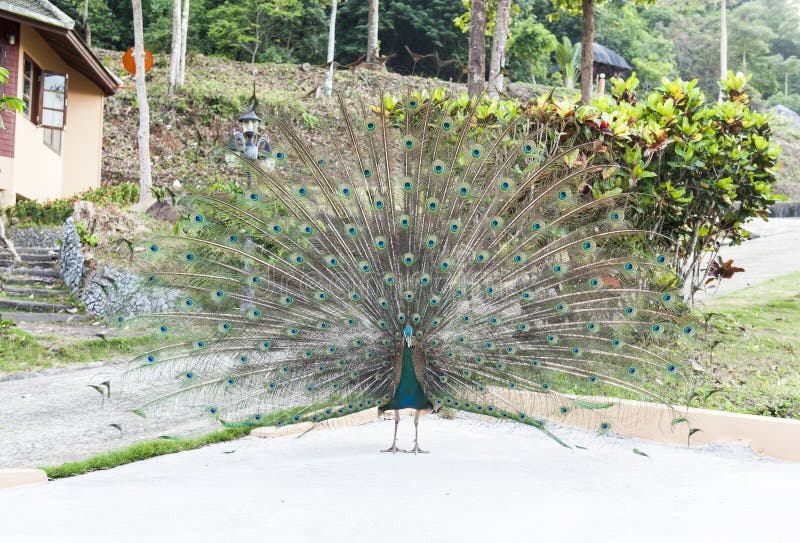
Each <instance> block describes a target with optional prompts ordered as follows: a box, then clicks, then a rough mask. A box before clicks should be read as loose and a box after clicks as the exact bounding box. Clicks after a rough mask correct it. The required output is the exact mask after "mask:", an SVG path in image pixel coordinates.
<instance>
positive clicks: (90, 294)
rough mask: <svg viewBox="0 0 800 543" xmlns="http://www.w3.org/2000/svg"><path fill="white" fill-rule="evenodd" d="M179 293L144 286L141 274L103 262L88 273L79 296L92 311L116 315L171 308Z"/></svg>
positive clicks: (115, 316) (98, 313)
mask: <svg viewBox="0 0 800 543" xmlns="http://www.w3.org/2000/svg"><path fill="white" fill-rule="evenodd" d="M178 294H179V293H177V292H175V291H171V290H168V289H164V288H156V289H149V288H145V287H144V285H143V281H142V278H141V277H139V276H138V275H135V274H133V273H131V272H129V271H125V270H118V269H116V268H113V267H111V266H103V267H102V269H99V270H94V271H92V272H90V273H89V274H87V277H86V280H85V281H84V284H83V288H82V289H81V292H80V294H79V296H78V297H79V299H80V301H81V302H83V303H84V305H85V306H86V310H87V311H88V312H89V313H91V314H92V315H95V316H97V317H104V318H106V319H115V318H117V317H132V316H135V315H146V314H148V313H161V312H164V311H168V310H170V309H172V308H174V307H175V304H176V303H177V300H178V297H179V296H178Z"/></svg>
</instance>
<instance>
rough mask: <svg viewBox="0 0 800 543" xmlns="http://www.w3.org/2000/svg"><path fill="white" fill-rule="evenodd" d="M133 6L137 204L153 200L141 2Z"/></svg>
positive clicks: (138, 1) (133, 1)
mask: <svg viewBox="0 0 800 543" xmlns="http://www.w3.org/2000/svg"><path fill="white" fill-rule="evenodd" d="M131 4H132V6H133V60H134V62H135V63H136V101H137V102H138V103H139V132H138V139H139V203H140V204H146V203H147V202H150V201H151V200H152V199H153V196H152V194H150V189H151V187H152V186H153V180H152V176H151V174H150V106H148V105H147V87H146V86H145V79H144V78H145V73H144V28H143V24H142V0H131Z"/></svg>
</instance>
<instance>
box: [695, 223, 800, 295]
mask: <svg viewBox="0 0 800 543" xmlns="http://www.w3.org/2000/svg"><path fill="white" fill-rule="evenodd" d="M748 227H749V230H750V232H751V233H752V234H753V239H751V240H749V241H746V242H744V243H743V244H742V245H739V246H738V247H723V248H722V250H721V251H720V252H719V254H720V256H721V257H722V260H723V261H724V260H728V259H730V258H732V259H733V263H734V265H735V266H738V267H740V268H744V269H745V271H744V272H741V273H736V274H734V276H733V277H731V278H730V279H723V280H722V281H721V282H720V284H719V287H718V288H717V286H716V284H712V285H709V288H708V290H707V291H705V292H703V291H701V292H698V293H697V300H708V299H709V298H711V297H717V296H723V295H725V294H730V293H731V292H735V291H737V290H740V289H743V288H746V287H749V286H751V285H756V284H758V283H763V282H764V281H768V280H770V279H774V278H776V277H780V276H781V275H786V274H788V273H792V272H795V271H798V270H800V218H791V219H770V220H769V222H766V221H762V220H760V219H758V220H756V221H753V222H751V223H750V224H749V225H748Z"/></svg>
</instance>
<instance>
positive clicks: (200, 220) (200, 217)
mask: <svg viewBox="0 0 800 543" xmlns="http://www.w3.org/2000/svg"><path fill="white" fill-rule="evenodd" d="M194 222H203V217H202V215H195V217H194Z"/></svg>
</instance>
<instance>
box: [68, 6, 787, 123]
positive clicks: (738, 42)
mask: <svg viewBox="0 0 800 543" xmlns="http://www.w3.org/2000/svg"><path fill="white" fill-rule="evenodd" d="M573 3H574V2H573ZM55 4H56V5H58V7H60V8H61V9H63V10H64V11H65V12H67V13H68V14H69V15H70V16H71V17H73V18H74V19H75V20H76V21H77V23H76V24H77V26H78V31H79V32H80V31H81V30H80V26H81V24H82V23H81V21H82V15H81V14H82V10H83V4H84V0H55ZM569 4H570V2H568V1H566V2H565V1H564V0H555V1H553V0H517V1H515V2H514V8H513V10H512V19H511V26H510V40H509V46H508V58H507V62H506V64H507V71H508V73H509V76H510V78H511V79H512V80H517V81H525V82H535V83H539V84H545V85H548V84H560V83H561V82H562V76H561V74H560V72H559V70H558V69H557V66H556V64H555V63H554V61H553V53H554V51H555V49H556V47H557V45H558V44H559V43H561V42H562V40H563V38H564V37H567V38H568V39H569V40H570V41H571V42H572V43H579V42H580V37H581V17H580V15H579V14H578V15H576V14H574V13H573V12H572V11H569V10H564V9H559V7H558V6H564V7H569ZM329 5H330V1H329V0H191V14H190V20H189V34H188V50H189V52H190V53H191V52H196V53H202V54H205V55H219V56H224V57H227V58H231V59H235V60H243V61H252V60H253V59H255V61H256V62H294V63H303V62H309V63H311V64H318V65H322V64H324V63H325V53H326V44H327V25H328V16H327V12H328V9H329ZM489 5H490V10H491V5H492V2H489ZM367 9H368V2H367V0H347V1H346V2H340V5H339V8H338V16H337V19H338V21H337V25H338V27H339V28H340V29H346V31H342V32H340V33H339V34H338V35H337V39H336V49H337V52H336V60H337V62H338V63H340V64H342V65H346V64H348V63H351V62H354V61H356V60H358V59H359V58H360V57H361V56H362V55H363V54H364V51H365V45H366V34H367V32H366V30H367ZM143 10H144V23H145V44H146V45H147V47H148V48H149V49H150V50H152V51H154V52H167V51H169V49H170V42H171V32H172V2H171V1H170V0H143ZM466 11H467V10H466V8H465V7H464V4H463V2H460V1H458V0H393V1H391V2H388V1H384V2H381V3H380V20H379V40H380V51H381V54H382V55H384V56H385V57H386V62H387V66H388V68H389V69H390V70H392V71H395V72H398V73H401V74H407V73H410V72H411V70H412V67H413V61H412V59H411V57H410V56H409V54H408V53H407V52H406V49H405V47H408V48H409V49H410V50H411V51H414V52H415V53H419V54H430V53H433V52H434V51H436V52H437V54H438V56H439V58H440V59H442V60H450V59H455V60H456V62H453V63H450V64H448V65H446V66H440V65H437V63H436V61H435V59H434V58H433V57H428V58H426V59H424V60H422V61H420V62H419V64H418V65H417V66H416V69H415V73H416V74H418V75H429V76H434V75H436V74H437V73H438V76H439V77H441V78H443V79H446V80H454V81H457V80H460V79H462V78H463V77H464V75H465V72H464V68H463V66H464V65H465V64H466V60H467V59H466V52H467V39H468V37H467V34H466V33H464V32H463V31H462V29H463V17H464V14H465V12H466ZM595 13H596V22H595V26H596V41H597V42H598V43H601V44H603V45H605V46H607V47H610V48H612V49H614V50H615V51H617V52H618V53H620V54H621V55H622V56H623V57H625V58H626V59H627V60H628V62H630V64H631V65H632V66H633V67H634V69H635V70H636V73H637V75H638V77H639V79H640V80H641V85H642V87H644V88H653V87H656V86H658V85H660V84H661V80H662V78H663V77H669V78H674V77H680V78H682V79H684V80H686V81H689V80H692V79H697V80H698V88H699V89H701V90H703V91H704V92H705V93H706V94H708V95H709V96H711V95H714V94H716V93H717V92H718V81H719V50H720V45H719V31H720V22H719V2H717V1H706V0H658V1H656V2H630V1H626V0H607V1H605V2H599V3H597V6H596V10H595ZM799 13H800V12H798V9H797V7H796V6H795V5H794V4H793V3H792V1H791V0H728V27H729V28H728V35H729V51H728V57H729V58H728V67H729V69H731V70H733V71H734V72H736V71H741V72H743V73H751V74H752V79H751V80H750V82H749V87H750V88H749V89H748V91H749V94H750V96H751V100H752V102H753V104H754V105H757V106H761V105H764V106H769V105H774V104H777V103H782V104H785V105H787V106H789V107H791V108H792V109H795V110H798V109H800V60H798V59H800V32H798V28H800V14H799ZM89 15H90V26H91V29H92V38H93V45H94V46H97V47H102V48H105V49H113V50H125V49H127V48H128V47H131V46H132V44H133V35H132V28H131V24H130V21H131V3H130V1H129V0H89ZM458 20H462V24H461V27H462V28H459V25H458V24H457V21H458ZM491 28H492V15H491V13H490V14H489V25H488V27H487V31H490V30H491Z"/></svg>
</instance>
